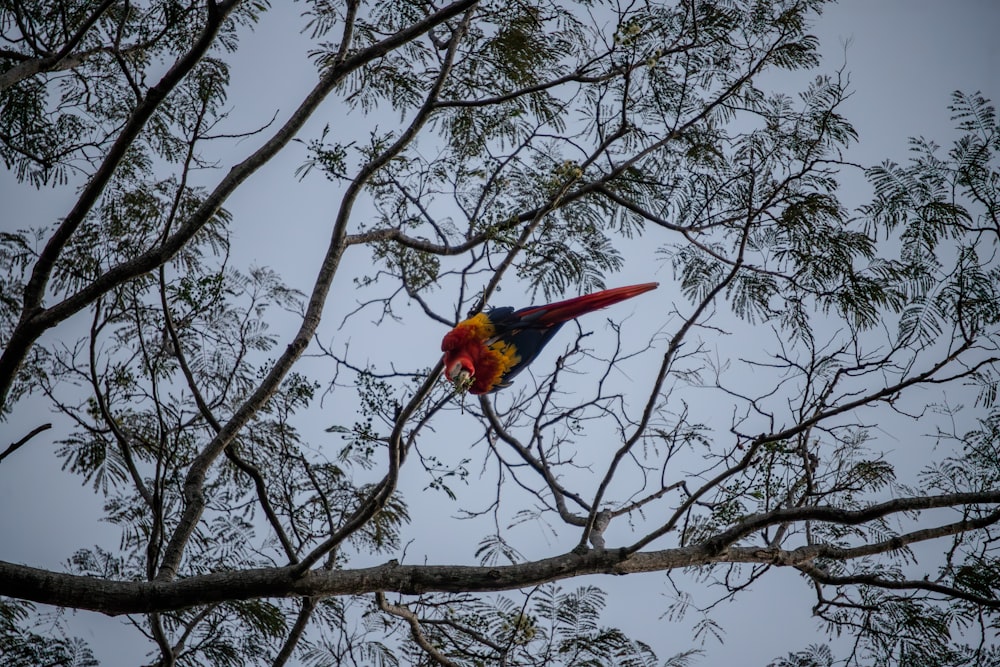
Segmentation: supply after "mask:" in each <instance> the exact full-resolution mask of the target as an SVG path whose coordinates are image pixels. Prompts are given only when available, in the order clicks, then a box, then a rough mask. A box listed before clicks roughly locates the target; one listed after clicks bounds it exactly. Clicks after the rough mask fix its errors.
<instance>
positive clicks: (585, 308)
mask: <svg viewBox="0 0 1000 667" xmlns="http://www.w3.org/2000/svg"><path fill="white" fill-rule="evenodd" d="M659 286H660V283H642V284H641V285H628V286H626V287H615V288H613V289H606V290H602V291H600V292H594V293H593V294H584V295H583V296H578V297H576V298H573V299H566V300H565V301H556V302H555V303H550V304H546V305H544V306H529V307H527V308H523V309H521V310H519V311H517V314H518V315H520V316H521V317H531V316H534V317H535V318H536V321H537V322H538V323H539V324H558V323H560V322H566V321H568V320H572V319H573V318H575V317H579V316H580V315H583V314H584V313H589V312H591V311H594V310H600V309H601V308H607V307H608V306H610V305H612V304H615V303H618V302H619V301H624V300H625V299H631V298H632V297H634V296H639V295H640V294H642V293H644V292H648V291H650V290H654V289H656V288H657V287H659Z"/></svg>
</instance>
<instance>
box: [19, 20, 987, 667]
mask: <svg viewBox="0 0 1000 667" xmlns="http://www.w3.org/2000/svg"><path fill="white" fill-rule="evenodd" d="M274 4H275V5H276V9H275V10H274V11H272V12H270V13H269V14H268V15H267V16H265V18H264V20H263V21H262V22H261V24H260V25H259V27H258V29H257V34H256V35H255V36H253V37H251V38H249V39H250V40H251V41H252V43H253V44H254V48H253V49H252V50H251V51H250V52H247V51H246V50H243V49H241V50H240V52H239V54H238V61H237V62H236V63H235V71H234V84H235V88H234V93H233V96H232V98H231V100H233V102H234V103H235V104H236V105H237V106H236V109H235V110H234V118H245V119H246V121H245V122H246V123H247V124H248V128H249V126H251V125H253V124H256V123H260V122H262V121H266V120H267V119H268V118H269V117H270V114H271V113H272V112H274V111H277V112H278V113H279V120H280V118H281V117H283V116H284V115H285V114H287V113H288V112H289V111H290V108H291V102H289V101H288V100H294V99H296V98H298V97H301V95H302V94H303V92H304V91H306V90H307V89H308V88H309V87H311V85H312V83H313V81H314V79H315V73H314V71H313V69H312V68H311V67H310V66H309V65H308V64H306V63H305V62H304V61H303V60H301V59H300V58H298V57H297V56H298V55H299V54H300V53H301V52H302V51H304V50H305V49H307V48H308V44H307V42H306V41H305V40H304V39H303V38H302V37H300V36H298V35H297V32H298V26H299V25H300V21H299V19H298V18H297V13H298V12H299V11H300V10H301V7H302V5H300V4H295V5H291V4H290V3H288V4H287V5H286V4H285V3H281V2H276V3H274ZM814 32H815V33H816V34H818V36H819V37H820V39H821V42H822V51H823V53H824V54H825V56H826V60H825V62H824V63H823V65H822V66H821V69H822V70H823V71H827V72H832V71H834V70H836V69H837V68H838V67H839V66H840V65H841V64H842V63H844V62H845V57H846V71H847V72H848V73H849V75H850V80H851V83H852V88H853V89H854V91H855V94H854V97H853V98H852V99H851V100H850V101H849V102H848V104H847V106H846V107H845V108H844V109H843V111H844V113H845V115H847V116H848V118H849V119H850V120H851V122H852V123H853V124H854V125H855V127H856V129H857V130H858V131H859V134H860V143H859V144H858V145H856V146H855V147H854V148H853V149H852V150H851V152H850V153H849V154H848V156H847V157H848V159H850V160H853V161H855V162H858V163H862V164H871V163H874V162H879V161H881V160H883V159H886V158H891V159H894V160H896V161H898V162H902V161H903V160H905V158H906V151H907V144H906V139H907V137H908V136H911V135H920V134H922V135H925V136H928V137H933V138H936V139H937V140H938V143H941V144H946V143H947V140H948V138H949V137H950V136H952V134H951V123H950V121H949V113H948V111H947V108H946V107H947V104H948V103H949V100H950V94H951V92H952V91H953V90H955V89H961V90H964V91H974V90H981V91H982V92H983V93H984V94H985V95H986V96H987V97H990V98H992V99H993V100H994V102H1000V79H998V72H1000V56H998V54H1000V51H998V46H997V44H998V40H997V39H996V34H997V33H998V32H1000V3H997V2H994V1H993V0H958V1H947V0H844V1H843V2H842V3H841V4H840V5H838V6H832V7H829V8H828V9H827V10H826V12H825V13H824V15H823V16H822V17H821V18H820V20H819V21H818V23H817V25H816V27H815V30H814ZM282 33H284V35H285V37H284V38H278V37H276V36H275V35H276V34H282ZM845 42H849V45H848V46H847V48H846V50H845V48H844V46H843V43H845ZM279 44H280V46H281V48H276V47H277V46H278V45H279ZM286 56H287V59H286ZM278 58H280V60H277V59H278ZM254 91H257V92H256V93H255V92H254ZM247 100H252V102H248V101H247ZM261 109H263V111H261ZM341 118H342V117H341V116H340V115H339V114H337V112H336V110H335V109H329V110H328V111H327V112H326V113H325V114H324V113H320V114H318V115H317V117H316V118H315V119H314V120H313V121H312V122H311V123H310V125H309V127H307V129H306V134H305V136H307V137H308V136H314V135H315V133H316V132H317V131H318V128H319V127H321V126H322V125H323V124H324V123H325V122H327V121H328V120H329V121H330V122H331V123H336V122H341ZM396 120H397V119H396V118H394V117H392V116H387V117H386V119H385V122H388V123H391V122H394V121H396ZM248 128H247V129H248ZM255 145H256V142H255V140H254V139H252V138H251V139H248V140H247V141H246V142H245V143H244V144H243V145H241V146H237V147H236V150H237V153H238V154H239V155H242V154H245V152H249V151H250V150H252V148H253V147H254V146H255ZM302 157H303V154H302V151H301V150H298V149H293V150H289V151H286V152H284V153H283V154H281V155H279V156H278V158H277V159H275V160H274V161H272V162H271V163H270V164H269V165H268V166H267V167H265V168H264V169H263V170H262V171H261V172H259V173H258V174H257V175H255V176H254V177H253V182H252V183H250V184H249V187H244V188H242V189H240V190H239V191H238V192H237V194H236V195H235V196H234V197H233V198H232V199H231V200H230V201H229V202H228V203H227V207H228V208H229V209H230V210H231V211H232V212H233V213H234V214H235V217H236V223H235V225H234V230H235V231H234V263H235V264H236V265H237V266H240V267H243V268H245V267H247V266H249V265H251V264H259V265H266V266H271V267H273V268H275V269H277V270H278V271H279V272H281V273H282V274H283V275H284V276H285V278H286V279H287V280H288V281H289V282H290V283H292V284H293V285H294V286H297V287H299V288H301V289H308V288H309V286H310V284H311V282H312V280H313V276H314V272H315V268H316V265H317V262H318V255H319V253H320V252H322V249H323V247H324V245H325V242H326V239H325V234H324V230H326V229H328V228H329V224H330V221H331V220H332V216H333V213H334V210H335V206H336V203H337V194H336V193H332V194H331V192H330V190H329V188H328V185H327V183H326V182H325V181H324V180H323V179H322V178H311V179H307V180H306V181H305V182H303V183H297V182H296V181H295V180H294V179H293V178H292V177H291V174H292V172H293V171H294V169H295V168H296V167H297V166H298V165H299V163H300V161H301V159H302ZM215 177H216V174H207V178H209V179H211V178H215ZM13 192H14V191H13V189H12V187H11V185H10V177H9V175H7V174H0V194H2V196H0V199H2V200H3V202H4V204H3V207H4V212H3V216H4V217H3V218H2V219H0V227H3V228H4V229H10V228H16V227H21V226H29V225H42V224H45V223H47V222H49V221H51V220H53V219H55V218H57V217H58V216H60V215H62V214H63V213H64V212H65V210H66V209H67V206H66V200H65V199H61V198H60V197H55V196H52V193H51V192H50V191H45V192H42V193H34V194H31V195H25V193H24V191H23V190H17V191H16V193H15V194H13V196H10V194H9V193H13ZM867 196H868V193H867V191H862V190H860V189H859V191H857V192H850V193H847V194H846V196H845V197H844V200H845V201H847V202H852V203H861V202H862V201H864V200H865V198H866V197H867ZM358 213H359V214H362V215H363V213H364V212H363V210H362V211H358ZM314 235H315V238H312V237H313V236H314ZM290 238H291V239H294V240H293V241H291V242H290V241H289V239H290ZM310 238H312V240H309V239H310ZM347 262H348V265H347V266H346V267H345V268H347V269H350V268H352V267H351V264H350V262H358V263H362V262H363V257H362V256H361V254H360V253H359V254H357V255H352V256H350V257H348V258H347ZM655 269H656V267H651V268H650V271H655ZM643 273H644V268H643V267H642V266H638V267H636V266H634V265H633V266H630V268H629V276H628V277H626V278H624V279H623V280H621V281H618V280H615V281H613V282H614V284H619V283H627V282H630V281H631V280H630V278H632V277H633V276H642V274H643ZM654 278H660V276H655V277H654ZM643 279H644V278H641V277H639V278H638V280H635V282H638V281H640V280H643ZM514 305H523V304H514ZM337 312H340V313H341V314H342V312H343V309H337ZM338 317H339V316H338ZM277 328H278V329H279V330H280V329H281V326H280V324H279V325H277ZM439 334H440V332H438V331H437V330H434V329H427V338H426V340H422V339H417V338H414V344H415V345H421V346H423V347H425V348H426V350H427V352H428V354H429V355H430V356H431V357H432V356H433V354H434V352H435V351H436V349H437V346H438V341H439ZM431 361H432V359H430V358H429V363H430V362H431ZM35 410H37V411H35ZM49 420H50V417H49V416H48V414H47V413H46V412H45V408H44V407H41V405H40V404H38V405H36V404H33V403H26V404H25V405H24V406H22V407H21V408H19V411H18V412H17V413H15V415H14V417H13V418H12V419H11V421H10V422H9V423H7V424H3V425H0V446H6V443H7V442H10V441H12V440H16V439H17V438H19V437H20V435H21V434H23V432H25V431H26V430H29V429H30V428H32V427H33V426H34V425H36V424H37V423H39V422H43V421H49ZM329 423H332V418H331V419H330V420H329V422H328V423H323V424H317V428H318V429H322V428H323V427H324V426H327V425H329ZM60 435H62V434H61V433H59V432H58V430H54V431H53V432H50V433H49V434H46V437H42V438H38V439H36V440H35V441H33V442H32V443H31V446H29V447H25V448H24V449H23V450H21V451H19V452H18V453H17V454H16V455H15V456H14V457H12V458H11V459H10V460H8V461H5V462H4V463H3V465H2V466H0V536H2V537H0V558H2V559H4V560H10V561H15V562H24V563H29V564H32V565H37V566H39V567H49V568H59V566H60V564H61V563H62V562H64V561H65V560H66V558H67V557H69V556H70V555H71V553H72V551H73V549H75V548H77V547H84V546H89V545H92V544H95V543H96V544H101V545H103V546H105V547H106V548H109V549H114V548H115V546H116V544H117V541H118V537H117V532H116V531H115V530H114V529H113V528H112V527H110V526H108V525H106V524H103V523H100V522H96V521H94V519H93V517H94V516H96V515H97V514H98V513H99V511H100V505H101V500H100V499H99V498H97V497H96V496H95V495H94V494H92V493H91V492H90V490H89V489H88V488H81V487H80V486H79V484H78V482H77V481H76V480H75V479H74V478H71V477H70V476H69V475H68V474H67V473H64V472H62V471H60V469H59V464H58V462H57V461H56V460H55V459H54V457H53V456H52V451H53V450H54V449H55V446H54V445H53V444H52V442H53V441H54V439H56V438H58V437H59V436H60ZM408 484H409V485H411V486H412V487H413V488H411V489H410V492H411V495H410V496H409V497H410V501H411V503H412V504H413V507H412V508H411V511H413V512H414V513H416V512H418V511H419V512H424V513H426V512H436V513H442V514H444V515H448V516H450V515H453V514H454V513H455V511H456V510H455V507H454V505H453V504H450V503H448V502H446V501H445V499H443V498H442V497H441V496H440V495H426V494H425V495H424V497H421V495H420V493H419V490H420V488H421V487H422V485H423V480H417V479H415V478H414V479H410V480H406V479H404V481H403V486H404V488H405V487H406V486H407V485H408ZM418 506H419V509H418ZM414 537H415V542H414V545H413V546H412V547H411V551H410V556H409V558H411V560H417V559H420V558H422V557H423V556H424V555H426V556H427V557H428V558H429V559H431V560H433V559H435V558H440V559H444V560H448V559H449V558H450V560H451V561H452V562H454V561H455V560H456V559H464V560H462V562H473V561H474V558H473V554H472V552H471V551H469V552H466V553H462V552H456V551H454V546H453V545H452V544H449V543H448V542H447V541H442V540H441V539H440V538H439V536H420V535H416V536H414ZM537 539H538V540H539V544H538V546H539V551H540V552H551V551H552V550H553V549H552V546H551V545H550V544H548V543H546V541H545V538H544V537H543V535H542V533H541V532H540V531H539V535H538V538H537ZM567 539H568V540H570V542H568V544H569V546H572V541H571V538H570V536H569V535H568V534H567ZM560 544H561V543H560ZM456 553H458V554H459V555H458V556H456ZM413 554H419V555H418V556H417V557H416V558H414V557H413ZM676 576H678V577H683V576H685V575H683V574H681V573H677V575H676ZM590 581H592V582H593V583H595V584H596V585H598V586H601V587H603V588H604V589H605V590H607V591H608V592H609V599H610V603H611V607H610V609H609V614H608V616H607V617H606V619H605V620H606V622H607V623H609V624H610V623H618V624H621V625H622V626H623V627H624V628H625V629H626V631H627V632H629V633H630V634H631V635H632V636H635V637H636V638H639V639H642V640H644V641H646V642H648V643H650V644H651V645H653V646H654V648H655V649H656V650H657V652H658V654H659V655H660V657H661V658H666V657H667V656H669V655H670V654H672V653H674V652H677V651H681V650H685V649H687V648H690V646H691V644H690V636H689V635H688V634H687V632H688V631H687V627H688V625H689V623H685V624H683V627H681V626H677V625H673V626H672V625H670V624H668V623H667V622H666V621H665V620H658V617H659V615H660V614H661V613H662V610H663V609H664V608H665V607H666V604H667V601H666V598H665V597H662V596H666V595H668V594H669V588H668V586H667V585H666V584H665V583H664V582H663V579H662V577H661V576H660V575H647V576H633V577H625V578H594V579H592V580H590ZM582 583H583V582H582V581H581V582H576V581H568V582H563V585H564V586H565V587H567V588H572V587H574V586H576V585H578V584H582ZM651 592H652V593H653V595H651V594H650V593H651ZM811 605H812V597H811V593H810V591H809V589H808V587H807V586H805V585H804V584H803V583H802V582H801V581H800V580H799V579H798V577H797V576H796V575H795V574H794V573H791V572H782V573H777V574H774V575H772V576H769V577H767V578H765V580H764V581H763V582H761V583H760V584H758V585H757V587H756V588H755V590H753V591H751V592H750V593H749V594H747V595H746V596H745V597H744V598H742V599H741V600H740V601H738V602H737V603H735V604H732V605H729V606H727V607H724V608H723V609H722V610H720V611H718V612H717V613H716V614H715V618H716V619H717V620H718V621H719V622H720V624H721V625H722V626H723V627H724V628H726V630H727V635H726V644H725V645H723V646H719V645H717V644H714V643H712V642H711V641H710V642H709V643H708V644H706V646H705V649H706V651H707V656H708V657H707V658H706V659H704V660H703V661H701V662H700V663H698V664H704V665H711V664H740V665H764V664H765V663H766V662H767V661H768V660H770V659H772V658H774V657H776V656H778V655H780V654H783V653H784V652H786V651H789V650H797V649H801V648H804V647H805V646H806V645H807V644H810V643H813V642H820V641H824V640H825V637H824V636H823V635H821V634H820V633H819V632H818V631H817V629H816V625H815V623H814V622H813V620H812V619H811V618H810V617H809V612H810V608H811ZM636 619H640V620H638V621H637V620H636ZM693 620H697V619H693ZM73 626H74V628H77V629H78V630H77V631H78V632H80V633H81V634H82V635H83V636H84V637H85V638H86V639H88V640H89V641H91V642H92V645H93V647H94V648H95V650H96V651H97V653H98V656H99V657H100V658H101V659H102V660H103V664H105V665H108V666H109V667H116V666H117V665H127V664H136V663H137V662H138V661H140V660H142V657H143V656H142V652H144V651H145V650H146V649H147V648H148V647H147V645H146V644H145V643H144V642H143V643H141V644H136V643H134V642H133V641H131V640H130V639H126V640H124V641H123V640H122V639H121V636H122V635H123V634H124V635H125V636H126V637H134V635H135V633H134V631H132V630H131V629H125V630H122V627H121V621H119V620H114V619H106V618H104V617H101V616H98V615H96V614H90V613H86V612H80V613H78V614H76V615H75V617H74V619H73ZM137 646H138V647H139V648H138V649H136V648H135V647H137ZM135 650H138V651H139V653H138V654H137V653H135V652H134V651H135Z"/></svg>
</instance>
